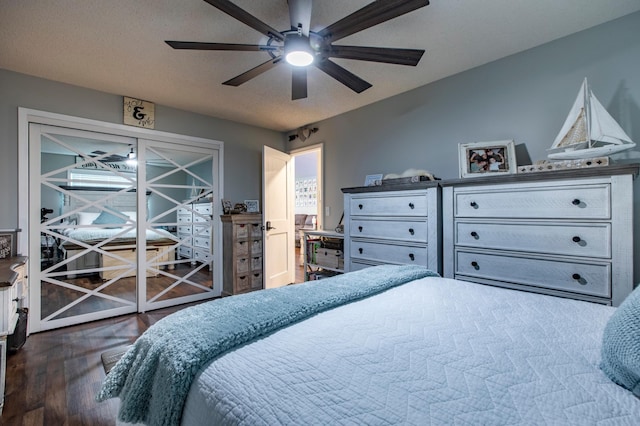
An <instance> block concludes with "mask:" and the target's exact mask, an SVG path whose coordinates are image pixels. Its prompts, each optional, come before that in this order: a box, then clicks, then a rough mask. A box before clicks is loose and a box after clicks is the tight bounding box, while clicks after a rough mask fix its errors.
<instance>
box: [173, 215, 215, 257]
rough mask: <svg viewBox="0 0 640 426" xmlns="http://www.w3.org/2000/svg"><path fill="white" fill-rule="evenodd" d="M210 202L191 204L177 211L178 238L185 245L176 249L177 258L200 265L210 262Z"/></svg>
mask: <svg viewBox="0 0 640 426" xmlns="http://www.w3.org/2000/svg"><path fill="white" fill-rule="evenodd" d="M212 214H213V205H212V203H210V202H204V203H191V204H189V206H188V208H185V207H181V208H179V209H178V214H177V218H178V227H177V228H178V229H177V231H178V237H179V238H180V239H181V240H183V241H185V244H183V245H181V246H180V247H178V256H179V257H180V258H183V259H191V260H193V261H198V262H202V263H207V262H210V261H211V248H212V245H213V244H212V235H211V217H212V216H211V215H212Z"/></svg>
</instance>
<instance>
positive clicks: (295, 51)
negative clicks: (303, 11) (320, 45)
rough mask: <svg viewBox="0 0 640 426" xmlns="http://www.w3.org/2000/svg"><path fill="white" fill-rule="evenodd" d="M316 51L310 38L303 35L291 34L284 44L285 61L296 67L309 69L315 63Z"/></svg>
mask: <svg viewBox="0 0 640 426" xmlns="http://www.w3.org/2000/svg"><path fill="white" fill-rule="evenodd" d="M313 54H314V51H313V49H312V48H311V45H310V44H309V37H305V36H304V35H301V34H289V35H287V39H286V40H285V44H284V58H285V60H286V61H287V62H288V63H289V64H291V65H293V66H296V67H307V66H309V65H311V64H312V63H313V59H314V57H313V56H314V55H313Z"/></svg>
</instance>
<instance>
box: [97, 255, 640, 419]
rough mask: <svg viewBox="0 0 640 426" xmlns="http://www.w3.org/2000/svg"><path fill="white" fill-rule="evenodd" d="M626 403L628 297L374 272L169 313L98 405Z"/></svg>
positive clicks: (503, 407)
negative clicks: (569, 295) (587, 296)
mask: <svg viewBox="0 0 640 426" xmlns="http://www.w3.org/2000/svg"><path fill="white" fill-rule="evenodd" d="M190 324H200V326H198V327H191V326H190ZM638 396H640V290H636V291H635V292H633V293H632V294H631V295H630V296H629V297H628V298H627V300H626V301H625V302H624V303H623V304H622V305H621V306H620V307H619V308H612V307H608V306H603V305H597V304H594V303H589V302H583V301H576V300H569V299H562V298H558V297H553V296H545V295H539V294H533V293H526V292H521V291H516V290H509V289H503V288H496V287H491V286H487V285H481V284H474V283H468V282H464V281H459V280H452V279H444V278H441V277H439V276H436V274H434V273H432V272H430V271H428V270H426V269H424V268H420V267H415V266H391V265H384V266H376V267H372V268H367V269H364V270H361V271H357V272H351V273H347V274H344V275H340V276H337V277H333V278H330V279H326V280H322V281H317V282H308V283H304V284H299V285H295V286H287V287H282V288H278V289H270V290H262V291H260V292H254V293H249V294H245V295H239V296H232V297H228V298H223V299H220V300H215V301H211V302H207V303H204V304H201V305H197V306H194V307H191V308H187V309H184V310H182V311H179V312H177V313H175V314H172V315H170V316H168V317H166V318H165V319H163V320H161V321H159V322H158V323H156V324H155V325H154V326H153V327H151V328H149V329H148V330H147V332H145V333H144V334H143V335H142V336H141V337H140V338H139V339H138V340H137V341H136V343H135V344H134V345H133V346H132V347H131V348H130V349H129V351H127V353H126V354H125V355H124V356H123V357H122V359H121V360H120V361H119V362H118V364H116V366H115V367H114V368H113V369H112V370H111V372H110V373H109V374H108V375H107V378H106V380H105V382H104V384H103V387H102V390H101V391H100V393H99V395H98V397H97V398H98V400H105V399H108V398H111V397H119V398H120V399H121V401H120V412H119V422H120V423H122V424H125V423H126V422H131V423H136V422H141V423H144V424H153V425H156V424H182V425H185V426H191V425H202V424H225V425H230V424H238V425H273V424H296V425H299V424H376V425H378V424H419V425H424V424H492V425H497V424H562V425H566V424H575V425H586V424H596V423H597V424H616V425H618V424H629V425H631V424H638V421H639V419H640V399H639V398H638Z"/></svg>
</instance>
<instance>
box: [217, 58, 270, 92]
mask: <svg viewBox="0 0 640 426" xmlns="http://www.w3.org/2000/svg"><path fill="white" fill-rule="evenodd" d="M281 62H282V57H280V56H278V57H277V58H275V59H269V60H268V61H267V62H263V63H261V64H260V65H258V66H257V67H254V68H251V69H250V70H249V71H247V72H244V73H242V74H240V75H238V76H236V77H233V78H232V79H231V80H227V81H225V82H224V83H222V84H225V85H227V86H240V85H241V84H243V83H246V82H247V81H249V80H251V79H252V78H254V77H257V76H259V75H260V74H262V73H264V72H267V71H269V70H270V69H272V68H274V67H276V66H277V65H279V64H280V63H281Z"/></svg>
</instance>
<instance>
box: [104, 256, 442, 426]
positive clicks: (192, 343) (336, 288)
mask: <svg viewBox="0 0 640 426" xmlns="http://www.w3.org/2000/svg"><path fill="white" fill-rule="evenodd" d="M427 276H438V274H436V273H434V272H432V271H430V270H428V269H426V268H424V267H420V266H397V265H381V266H375V267H371V268H366V269H363V270H361V271H357V272H352V273H349V274H344V275H339V276H336V277H333V278H328V279H324V280H322V281H311V282H308V283H304V284H299V285H295V286H286V287H280V288H276V289H269V290H263V291H258V292H253V293H248V294H243V295H238V296H233V297H227V298H223V299H220V300H215V301H212V302H208V303H205V304H201V305H197V306H193V307H190V308H187V309H183V310H181V311H178V312H176V313H174V314H172V315H170V316H168V317H166V318H164V319H162V320H160V321H158V322H157V323H156V324H154V325H153V326H152V327H150V328H149V329H148V330H147V331H146V332H145V333H144V334H143V335H142V336H140V337H139V338H138V340H137V341H136V342H135V344H134V345H133V346H132V347H131V348H130V349H129V350H128V351H127V353H125V355H124V356H123V357H122V358H121V359H120V361H119V362H118V363H117V364H116V365H115V366H114V367H113V369H112V370H111V372H110V373H109V374H108V375H107V378H106V379H105V382H104V384H103V386H102V389H101V391H100V393H99V394H98V396H97V399H98V401H103V400H105V399H108V398H115V397H120V400H121V404H120V412H119V413H118V419H120V420H121V421H125V422H130V423H138V422H144V423H147V424H149V425H178V424H179V423H180V416H181V414H182V408H183V406H184V403H185V400H186V397H187V394H188V392H189V388H190V387H191V382H192V381H193V378H194V377H195V375H196V373H197V372H198V371H200V370H201V369H202V367H204V366H205V364H206V363H208V362H209V361H211V360H212V359H213V358H215V357H217V356H219V355H221V354H222V353H224V352H226V351H228V350H230V349H233V348H235V347H237V346H239V345H242V344H244V343H247V342H250V341H251V340H254V339H256V338H258V337H260V336H264V335H266V334H268V333H272V332H274V331H276V330H278V329H280V328H282V327H286V326H287V325H289V324H292V323H295V322H297V321H300V320H303V319H305V318H308V317H310V316H312V315H314V314H317V313H319V312H323V311H326V310H328V309H331V308H334V307H337V306H340V305H344V304H346V303H349V302H352V301H355V300H359V299H362V298H365V297H368V296H372V295H374V294H377V293H380V292H382V291H385V290H387V289H390V288H392V287H395V286H398V285H400V284H404V283H407V282H409V281H413V280H415V279H419V278H423V277H427Z"/></svg>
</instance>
